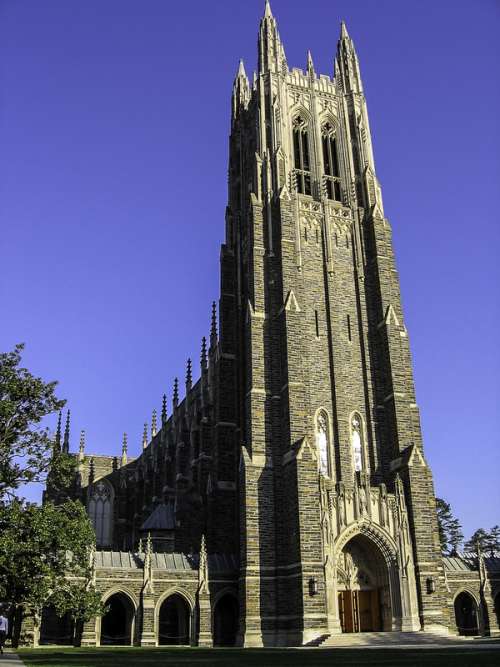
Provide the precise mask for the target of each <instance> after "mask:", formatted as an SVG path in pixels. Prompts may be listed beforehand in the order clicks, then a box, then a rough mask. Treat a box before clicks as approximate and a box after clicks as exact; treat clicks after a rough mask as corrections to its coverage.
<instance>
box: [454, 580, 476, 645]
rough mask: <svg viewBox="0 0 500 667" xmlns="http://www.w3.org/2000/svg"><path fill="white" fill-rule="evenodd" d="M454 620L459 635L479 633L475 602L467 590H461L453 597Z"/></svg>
mask: <svg viewBox="0 0 500 667" xmlns="http://www.w3.org/2000/svg"><path fill="white" fill-rule="evenodd" d="M454 606H455V622H456V624H457V630H458V634H459V635H465V636H471V635H477V634H479V626H478V619H477V604H476V601H475V600H474V598H473V597H472V595H471V594H470V593H467V591H462V593H459V594H458V595H457V597H456V598H455V604H454Z"/></svg>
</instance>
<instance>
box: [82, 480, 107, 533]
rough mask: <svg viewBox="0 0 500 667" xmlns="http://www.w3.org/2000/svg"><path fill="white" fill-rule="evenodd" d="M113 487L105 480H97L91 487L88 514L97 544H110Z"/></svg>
mask: <svg viewBox="0 0 500 667" xmlns="http://www.w3.org/2000/svg"><path fill="white" fill-rule="evenodd" d="M112 510H113V488H112V486H111V484H110V483H109V482H107V481H106V480H99V481H97V482H96V483H95V484H94V485H93V486H92V488H91V491H90V498H89V501H88V510H87V511H88V514H89V517H90V520H91V522H92V525H93V526H94V530H95V534H96V544H97V546H109V545H110V544H111V526H112V516H113V511H112Z"/></svg>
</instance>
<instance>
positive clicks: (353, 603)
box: [339, 589, 382, 632]
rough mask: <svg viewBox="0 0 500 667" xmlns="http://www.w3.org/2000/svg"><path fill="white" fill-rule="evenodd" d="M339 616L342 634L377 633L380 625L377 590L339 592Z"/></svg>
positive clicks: (380, 628)
mask: <svg viewBox="0 0 500 667" xmlns="http://www.w3.org/2000/svg"><path fill="white" fill-rule="evenodd" d="M339 616H340V625H341V628H342V632H379V631H380V630H382V623H381V618H380V596H379V592H378V590H377V589H373V590H368V591H340V592H339Z"/></svg>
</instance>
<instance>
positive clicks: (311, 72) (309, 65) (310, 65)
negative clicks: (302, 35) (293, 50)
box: [307, 51, 316, 77]
mask: <svg viewBox="0 0 500 667" xmlns="http://www.w3.org/2000/svg"><path fill="white" fill-rule="evenodd" d="M307 73H308V74H309V76H312V77H315V76H316V72H315V71H314V63H313V59H312V55H311V52H310V51H308V52H307Z"/></svg>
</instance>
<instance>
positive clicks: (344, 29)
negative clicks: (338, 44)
mask: <svg viewBox="0 0 500 667" xmlns="http://www.w3.org/2000/svg"><path fill="white" fill-rule="evenodd" d="M340 39H349V33H348V32H347V26H346V24H345V21H341V22H340Z"/></svg>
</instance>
